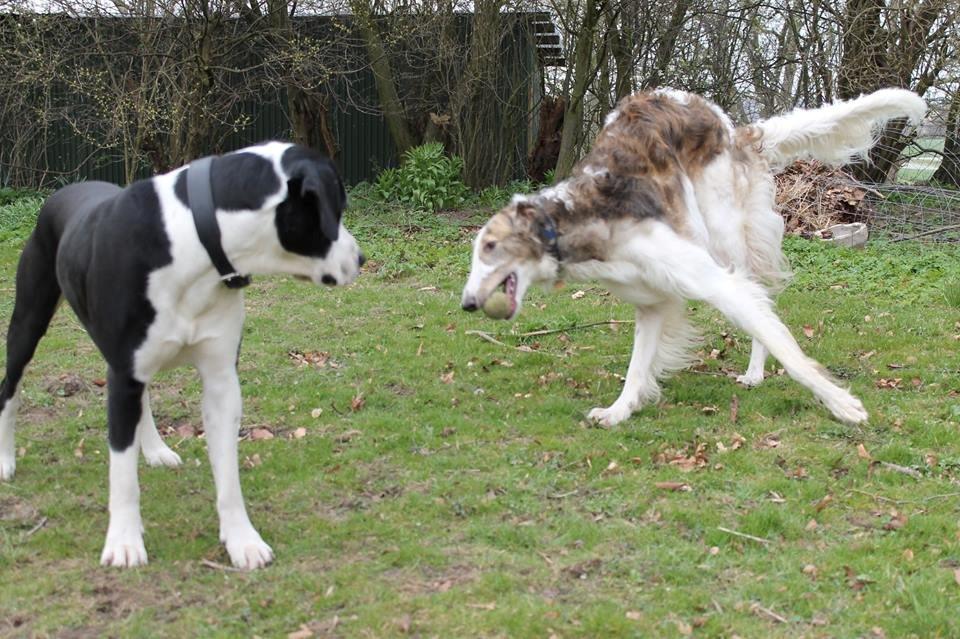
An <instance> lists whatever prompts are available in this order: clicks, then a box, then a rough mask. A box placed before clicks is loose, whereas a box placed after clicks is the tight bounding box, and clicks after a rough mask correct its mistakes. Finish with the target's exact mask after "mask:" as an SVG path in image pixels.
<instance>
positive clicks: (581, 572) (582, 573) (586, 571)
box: [563, 557, 603, 579]
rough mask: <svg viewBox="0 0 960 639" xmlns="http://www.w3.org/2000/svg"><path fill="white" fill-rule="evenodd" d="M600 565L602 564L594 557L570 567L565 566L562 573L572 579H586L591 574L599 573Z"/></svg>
mask: <svg viewBox="0 0 960 639" xmlns="http://www.w3.org/2000/svg"><path fill="white" fill-rule="evenodd" d="M602 565H603V562H602V561H601V560H600V559H598V558H596V557H594V558H593V559H587V560H586V561H581V562H579V563H576V564H573V565H572V566H567V567H566V568H564V569H563V572H565V573H566V574H567V575H568V576H570V577H573V578H574V579H586V578H587V577H589V576H590V575H591V574H595V573H597V572H599V571H600V567H601V566H602Z"/></svg>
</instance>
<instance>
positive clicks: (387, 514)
mask: <svg viewBox="0 0 960 639" xmlns="http://www.w3.org/2000/svg"><path fill="white" fill-rule="evenodd" d="M21 202H22V201H21ZM11 206H21V207H26V206H32V207H35V206H36V201H33V203H32V204H29V205H24V204H22V203H21V204H13V205H8V206H7V207H5V208H3V209H2V210H0V220H3V221H4V225H5V228H6V230H5V231H4V232H3V233H0V290H2V296H0V316H2V317H3V326H4V327H5V326H6V318H8V317H9V315H10V311H11V306H12V300H13V281H14V271H15V266H16V261H17V258H18V255H19V249H20V248H21V246H22V243H23V239H24V237H25V234H26V232H27V230H26V229H27V228H28V225H27V224H19V225H18V224H17V223H15V222H10V221H9V219H8V218H11V219H14V220H15V219H17V215H14V214H13V213H11V211H10V208H9V207H11ZM485 215H486V213H485V212H484V211H478V212H476V213H475V214H463V215H456V216H454V215H448V216H441V217H436V216H427V215H422V214H415V213H410V212H407V211H400V210H390V209H389V208H384V207H382V206H375V205H367V204H365V202H364V201H363V198H362V197H359V196H358V197H355V198H354V206H353V208H351V209H350V210H349V211H348V215H347V224H348V226H350V227H351V228H352V229H353V230H354V231H355V234H356V235H357V237H358V239H359V240H360V242H361V245H362V247H363V248H364V250H365V252H366V254H367V256H368V257H369V258H370V262H369V263H368V266H367V267H366V268H365V271H366V272H365V274H364V275H363V276H362V277H361V278H360V280H359V281H358V282H357V283H356V284H355V285H353V286H351V287H350V288H346V289H326V288H316V287H312V286H310V285H307V284H304V283H302V282H295V281H293V280H288V279H282V278H256V279H255V282H254V285H253V286H252V287H250V288H249V289H247V290H248V291H249V292H248V293H247V308H248V315H247V322H246V328H245V338H244V342H243V353H242V355H241V357H240V375H241V380H242V384H243V393H244V409H245V417H244V424H245V429H247V430H245V439H244V441H242V442H241V444H240V455H241V458H242V461H243V470H242V473H241V480H242V482H243V486H244V490H245V494H246V498H247V505H248V508H249V510H250V513H251V518H252V519H253V521H254V524H255V525H257V527H258V528H259V530H260V532H261V533H262V535H263V537H264V539H265V540H266V541H267V542H268V543H270V544H271V545H272V546H273V548H274V550H275V552H276V561H275V563H274V564H273V565H271V566H270V567H269V568H267V569H265V570H262V571H259V572H255V573H240V572H235V571H232V570H225V569H223V566H224V565H225V564H228V563H229V560H228V558H227V556H226V553H225V551H224V550H223V548H222V547H221V545H220V544H219V542H218V539H217V520H216V513H215V509H214V503H213V484H212V478H211V474H210V468H209V464H208V461H207V457H206V452H205V448H204V441H203V439H202V438H201V437H198V436H196V432H197V431H198V430H199V429H200V427H201V425H200V423H199V416H200V408H199V391H200V389H199V384H198V381H197V378H196V375H195V374H194V373H193V371H191V370H187V369H182V370H176V371H171V372H169V373H165V374H163V375H162V376H161V377H160V378H159V379H158V380H156V382H155V383H154V385H153V387H152V388H153V407H154V411H155V414H156V417H157V421H158V424H159V425H160V426H161V429H162V431H163V432H164V434H165V436H166V439H167V442H168V443H169V444H170V445H171V446H172V447H173V448H175V449H176V450H177V451H178V452H179V454H180V455H181V456H182V457H183V459H184V462H185V464H184V466H183V467H181V468H179V469H167V468H145V467H144V468H142V470H141V474H140V477H141V486H142V509H143V520H144V525H145V527H146V534H145V540H146V545H147V552H148V554H149V557H150V564H149V565H148V566H146V567H144V568H141V569H136V570H129V571H121V570H113V569H110V570H108V569H104V568H101V567H100V566H99V565H98V559H99V554H100V550H101V546H102V543H103V539H104V535H105V532H106V527H107V508H106V506H107V448H106V429H105V414H104V389H103V388H101V387H100V386H98V384H97V382H99V381H100V380H102V378H103V377H104V372H105V371H104V365H103V364H102V361H101V360H100V358H99V355H98V354H97V353H96V351H95V349H94V347H93V345H92V343H91V342H90V340H89V338H88V337H87V336H86V335H85V333H84V332H83V330H82V329H81V328H80V326H79V324H78V323H77V321H76V319H75V318H74V316H73V314H72V312H70V311H69V310H67V309H62V310H61V311H60V312H59V313H58V315H57V316H56V318H55V320H54V324H53V325H52V327H51V329H50V331H49V333H48V335H47V338H46V339H45V340H44V341H43V342H41V344H40V348H39V351H38V354H37V357H36V359H35V360H34V363H33V365H32V366H31V368H30V369H29V370H28V375H27V377H26V378H25V382H24V391H23V393H24V401H23V405H22V407H21V411H20V424H19V426H20V428H19V431H18V439H17V446H18V448H19V449H20V450H19V452H20V458H19V460H18V466H17V476H16V477H15V479H14V480H13V481H12V482H10V483H4V484H0V575H2V579H0V635H2V636H29V637H33V636H40V637H43V636H57V637H102V636H125V637H132V636H136V637H147V636H169V637H198V636H203V637H208V636H209V637H234V636H261V637H286V636H288V635H289V634H290V633H298V634H294V636H299V637H308V636H337V637H340V636H342V637H391V636H408V635H410V636H421V637H544V638H546V637H551V636H555V637H610V636H637V637H682V636H694V637H734V636H740V637H791V638H793V637H891V638H893V637H923V638H926V637H957V636H960V615H958V614H957V611H958V610H960V370H958V368H960V357H958V351H960V341H958V340H960V309H958V308H956V307H955V306H952V305H951V304H950V303H948V301H947V298H946V297H945V295H944V287H945V286H946V285H947V283H949V282H954V283H955V282H956V281H957V280H958V279H960V250H957V249H956V248H952V249H951V248H936V247H933V246H923V245H919V244H912V243H903V244H896V245H883V244H881V243H873V244H871V246H870V247H868V248H867V249H866V250H865V251H862V252H853V251H847V250H843V249H836V248H830V247H823V246H819V245H817V244H813V243H810V242H806V241H800V240H790V241H788V243H787V248H788V252H789V254H790V257H791V260H792V263H793V266H794V268H795V270H796V271H797V277H796V278H795V280H794V282H793V284H792V285H791V286H790V288H789V289H788V290H787V291H786V292H785V293H784V294H783V295H782V296H781V297H780V300H779V304H778V305H779V309H780V312H781V314H782V316H783V317H784V319H785V320H786V322H787V323H788V325H790V326H791V328H792V329H793V330H794V333H795V334H796V335H797V336H798V338H799V341H800V342H801V345H802V346H803V348H804V349H805V350H806V351H807V353H809V354H810V355H811V356H813V357H815V358H816V359H818V360H819V361H821V362H822V363H824V364H825V365H826V366H827V367H828V368H829V369H830V370H831V371H832V372H833V373H834V374H835V375H836V376H837V377H839V378H841V379H842V380H844V381H845V383H847V384H849V385H850V386H852V388H853V390H854V391H855V393H856V394H857V395H859V396H860V397H861V398H862V399H863V401H864V404H865V405H866V406H867V409H868V410H869V411H870V413H871V419H870V422H869V424H868V425H867V426H864V427H862V428H858V427H849V426H844V425H841V424H839V423H837V422H835V421H832V420H831V419H830V417H829V415H828V413H827V412H826V411H825V410H824V409H823V408H821V407H820V406H818V405H817V404H816V403H815V401H814V399H813V397H812V396H811V395H810V394H809V393H808V392H806V391H805V390H803V389H802V388H801V387H800V386H798V385H797V384H796V383H795V382H793V381H792V380H790V379H789V378H787V377H785V376H781V375H776V374H775V369H774V367H773V365H772V362H771V363H770V365H768V370H770V371H771V376H770V377H769V378H768V379H767V381H766V382H765V383H764V384H763V385H762V386H761V387H760V388H758V389H755V390H746V389H744V388H741V387H738V386H737V384H736V383H735V382H734V381H733V380H732V379H730V375H732V374H733V372H734V371H736V372H742V370H743V369H744V367H745V366H746V362H747V359H748V355H749V345H750V344H749V340H747V339H745V338H744V337H743V336H742V335H741V334H739V333H737V332H736V331H734V330H732V329H731V328H730V326H729V325H728V324H726V323H725V322H724V321H723V320H722V319H721V318H720V317H719V316H718V315H717V314H716V313H715V312H713V311H712V310H710V309H707V308H705V307H703V305H701V304H694V305H692V306H691V308H692V312H693V314H694V315H695V316H696V319H697V324H698V325H699V326H700V327H702V330H703V335H704V341H703V344H702V348H701V355H702V363H701V364H700V365H698V366H696V367H695V368H694V369H693V370H690V371H687V372H683V373H681V374H679V375H677V376H675V377H674V378H673V379H671V380H669V381H667V382H666V383H665V384H664V393H663V399H662V401H661V403H660V404H658V405H656V406H650V407H647V408H645V409H644V410H643V411H641V412H639V413H638V414H636V415H634V417H633V418H632V419H630V420H629V421H627V422H625V423H624V424H622V425H620V426H618V427H616V428H612V429H609V430H604V429H599V428H592V427H589V426H588V425H587V424H586V423H585V422H584V415H585V414H586V412H587V411H588V410H589V409H590V408H592V407H593V406H597V405H607V404H609V403H610V402H612V401H613V400H614V399H615V397H616V396H617V393H618V391H619V388H620V384H621V375H623V374H624V373H625V371H626V365H627V361H628V358H629V352H630V344H631V339H632V329H631V326H630V325H629V324H610V323H607V321H608V320H611V319H619V320H629V319H632V317H633V314H632V311H631V310H630V309H629V308H628V307H626V306H625V305H623V304H620V303H618V302H617V301H616V300H615V299H613V298H612V297H611V296H609V295H607V294H606V292H605V291H603V290H602V289H600V288H598V287H596V286H591V285H589V284H585V285H572V286H568V287H567V288H565V289H563V290H561V291H552V292H542V291H539V290H537V291H533V292H532V293H531V294H530V297H529V298H528V303H527V304H526V307H525V310H524V312H523V315H522V317H521V318H520V319H519V320H518V321H517V322H516V323H514V324H508V323H497V322H494V321H491V320H487V319H485V318H483V317H481V316H480V315H479V314H474V315H468V314H466V313H463V312H462V311H460V308H459V296H460V288H461V286H462V283H463V281H464V278H465V276H466V272H467V268H468V265H469V243H470V238H471V236H472V232H473V227H472V226H471V225H473V224H476V223H477V222H478V221H481V220H482V219H483V217H485ZM5 216H6V217H5ZM578 291H583V293H582V294H581V293H579V292H578ZM595 322H600V323H601V324H599V325H596V326H592V327H585V328H578V329H573V330H559V331H556V332H552V333H549V334H545V335H538V336H524V335H523V334H524V333H529V332H532V331H537V330H542V329H548V330H549V329H565V328H568V327H570V326H573V325H586V324H591V323H595ZM471 331H484V332H486V333H488V334H489V336H491V337H493V338H494V339H496V340H498V341H499V342H501V344H500V345H498V344H495V343H492V342H490V341H487V340H484V339H482V338H481V337H480V336H478V335H477V334H471V333H470V332H471ZM304 362H306V363H304ZM257 429H259V430H257ZM267 433H269V434H272V435H273V438H270V439H268V438H265V435H266V434H267Z"/></svg>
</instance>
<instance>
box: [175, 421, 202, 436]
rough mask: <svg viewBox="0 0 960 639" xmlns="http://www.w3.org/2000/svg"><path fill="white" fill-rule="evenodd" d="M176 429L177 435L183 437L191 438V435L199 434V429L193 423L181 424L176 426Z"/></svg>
mask: <svg viewBox="0 0 960 639" xmlns="http://www.w3.org/2000/svg"><path fill="white" fill-rule="evenodd" d="M174 430H175V431H176V433H177V435H179V436H180V437H182V438H183V439H190V438H191V437H196V436H197V429H196V428H194V426H193V424H180V425H179V426H177V427H176V428H174Z"/></svg>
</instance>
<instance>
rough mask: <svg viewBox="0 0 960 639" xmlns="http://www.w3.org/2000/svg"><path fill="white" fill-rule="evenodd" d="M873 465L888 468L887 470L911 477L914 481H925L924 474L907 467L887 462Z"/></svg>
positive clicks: (876, 462) (877, 462)
mask: <svg viewBox="0 0 960 639" xmlns="http://www.w3.org/2000/svg"><path fill="white" fill-rule="evenodd" d="M872 465H873V466H880V467H881V468H886V469H887V470H892V471H893V472H895V473H901V474H903V475H910V476H911V477H913V478H914V479H923V474H922V473H921V472H920V471H919V470H915V469H913V468H908V467H907V466H901V465H900V464H891V463H890V462H885V461H875V462H873V464H872Z"/></svg>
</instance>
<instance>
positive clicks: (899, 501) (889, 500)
mask: <svg viewBox="0 0 960 639" xmlns="http://www.w3.org/2000/svg"><path fill="white" fill-rule="evenodd" d="M850 492H851V493H860V494H861V495H866V496H867V497H870V498H872V499H876V500H877V501H885V502H887V503H890V504H904V503H907V501H908V500H906V499H892V498H890V497H884V496H883V495H874V494H873V493H870V492H867V491H865V490H860V489H859V488H851V489H850Z"/></svg>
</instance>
